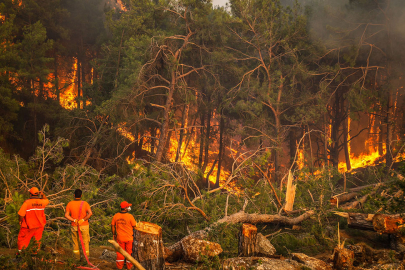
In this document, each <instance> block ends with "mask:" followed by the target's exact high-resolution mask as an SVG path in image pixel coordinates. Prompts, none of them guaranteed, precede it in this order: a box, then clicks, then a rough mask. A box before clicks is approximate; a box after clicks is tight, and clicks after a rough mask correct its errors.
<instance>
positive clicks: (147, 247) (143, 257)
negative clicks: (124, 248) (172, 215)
mask: <svg viewBox="0 0 405 270" xmlns="http://www.w3.org/2000/svg"><path fill="white" fill-rule="evenodd" d="M132 251H133V252H132V256H133V257H134V258H135V259H136V260H138V261H139V263H140V264H141V265H142V266H143V267H145V268H146V269H153V270H158V269H159V270H160V269H165V260H164V257H163V256H164V248H163V240H162V228H161V227H160V226H158V225H156V224H153V223H149V222H139V223H138V224H137V227H135V229H134V243H133V248H132Z"/></svg>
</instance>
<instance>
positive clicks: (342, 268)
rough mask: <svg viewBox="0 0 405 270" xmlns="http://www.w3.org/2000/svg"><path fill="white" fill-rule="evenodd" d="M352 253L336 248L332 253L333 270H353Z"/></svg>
mask: <svg viewBox="0 0 405 270" xmlns="http://www.w3.org/2000/svg"><path fill="white" fill-rule="evenodd" d="M353 262H354V252H353V251H352V250H349V249H346V248H343V247H336V248H335V250H334V251H333V269H337V270H350V269H353Z"/></svg>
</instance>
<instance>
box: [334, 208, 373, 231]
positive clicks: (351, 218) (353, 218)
mask: <svg viewBox="0 0 405 270" xmlns="http://www.w3.org/2000/svg"><path fill="white" fill-rule="evenodd" d="M334 214H336V215H338V216H341V217H344V218H346V219H347V224H348V225H349V228H353V229H360V230H369V231H374V226H373V217H374V215H373V214H362V213H346V212H337V211H335V212H334Z"/></svg>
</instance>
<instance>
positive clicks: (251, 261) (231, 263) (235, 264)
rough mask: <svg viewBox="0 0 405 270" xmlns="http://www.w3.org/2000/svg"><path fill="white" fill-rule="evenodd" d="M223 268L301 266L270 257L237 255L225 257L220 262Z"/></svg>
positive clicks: (264, 269)
mask: <svg viewBox="0 0 405 270" xmlns="http://www.w3.org/2000/svg"><path fill="white" fill-rule="evenodd" d="M222 267H223V270H242V269H245V270H246V269H258V270H299V269H301V267H299V266H295V265H293V264H291V263H289V262H287V261H283V260H279V259H271V258H266V257H238V258H230V259H226V260H225V261H223V263H222Z"/></svg>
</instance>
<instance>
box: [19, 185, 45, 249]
mask: <svg viewBox="0 0 405 270" xmlns="http://www.w3.org/2000/svg"><path fill="white" fill-rule="evenodd" d="M29 193H30V198H29V199H28V200H26V201H25V202H24V203H23V205H22V206H21V208H20V210H19V211H18V216H19V222H20V232H19V233H18V242H17V246H18V252H20V251H21V250H22V249H24V248H26V247H27V246H28V245H29V243H30V241H31V238H32V237H34V238H35V239H36V240H37V241H38V249H39V246H40V244H41V239H42V233H43V231H44V227H45V224H46V218H45V211H44V210H45V207H46V206H47V205H48V204H49V200H48V198H47V197H46V196H45V194H44V193H43V192H42V191H39V190H38V188H36V187H33V188H31V189H30V190H29Z"/></svg>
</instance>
